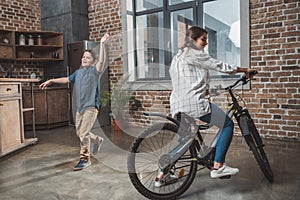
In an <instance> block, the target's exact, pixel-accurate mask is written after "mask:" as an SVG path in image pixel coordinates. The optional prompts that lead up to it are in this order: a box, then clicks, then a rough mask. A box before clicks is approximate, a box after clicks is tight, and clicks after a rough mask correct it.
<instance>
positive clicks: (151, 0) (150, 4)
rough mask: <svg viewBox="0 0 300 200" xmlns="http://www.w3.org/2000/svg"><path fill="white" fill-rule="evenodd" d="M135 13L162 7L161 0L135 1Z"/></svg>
mask: <svg viewBox="0 0 300 200" xmlns="http://www.w3.org/2000/svg"><path fill="white" fill-rule="evenodd" d="M135 5H136V11H137V12H139V11H144V10H150V9H153V8H160V7H163V1H162V0H135Z"/></svg>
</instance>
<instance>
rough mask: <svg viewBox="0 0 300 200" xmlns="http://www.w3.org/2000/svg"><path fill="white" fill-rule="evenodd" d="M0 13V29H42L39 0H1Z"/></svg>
mask: <svg viewBox="0 0 300 200" xmlns="http://www.w3.org/2000/svg"><path fill="white" fill-rule="evenodd" d="M0 14H1V23H0V29H6V30H20V31H23V30H32V31H38V30H40V29H41V23H40V21H41V19H40V1H39V0H30V1H28V0H17V1H10V0H1V1H0Z"/></svg>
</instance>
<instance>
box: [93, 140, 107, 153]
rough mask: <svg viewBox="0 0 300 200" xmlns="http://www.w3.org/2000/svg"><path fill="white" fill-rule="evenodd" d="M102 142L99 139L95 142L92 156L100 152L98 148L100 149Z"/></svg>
mask: <svg viewBox="0 0 300 200" xmlns="http://www.w3.org/2000/svg"><path fill="white" fill-rule="evenodd" d="M103 141H104V139H103V138H101V139H100V140H99V142H97V143H95V144H94V148H93V155H96V154H97V153H98V152H99V151H100V147H101V144H102V143H103Z"/></svg>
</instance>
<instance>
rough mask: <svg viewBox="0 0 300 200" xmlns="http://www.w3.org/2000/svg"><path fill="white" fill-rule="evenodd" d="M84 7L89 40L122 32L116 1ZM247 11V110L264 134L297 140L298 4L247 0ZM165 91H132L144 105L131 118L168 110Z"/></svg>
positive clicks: (114, 70)
mask: <svg viewBox="0 0 300 200" xmlns="http://www.w3.org/2000/svg"><path fill="white" fill-rule="evenodd" d="M89 5H90V6H89V18H90V39H93V40H99V38H100V37H101V35H102V34H103V33H104V32H105V31H109V32H112V33H119V31H121V19H120V17H121V13H120V12H121V8H120V0H112V1H108V0H101V1H95V0H89ZM250 12H251V16H250V18H251V21H250V23H251V27H250V29H251V36H250V37H251V42H250V43H251V44H250V46H251V50H250V51H251V58H250V60H251V67H252V68H255V69H257V70H259V71H260V73H259V75H258V76H257V80H256V81H253V84H252V90H251V91H246V92H245V97H246V98H245V100H246V102H247V103H248V108H249V110H250V113H251V114H252V115H253V118H254V120H255V122H256V124H257V126H258V128H259V130H260V132H261V133H262V134H263V135H264V136H265V137H275V138H297V139H299V138H300V128H299V127H300V89H299V88H300V85H299V82H300V81H299V78H300V68H299V64H300V56H299V53H300V48H299V47H300V37H299V36H300V25H299V21H300V20H299V18H300V14H299V13H300V2H299V1H298V0H272V1H270V0H250ZM99 33H100V34H99ZM116 46H117V47H118V46H120V47H119V48H120V49H121V48H122V47H121V43H120V42H118V43H116V45H114V46H113V47H112V48H116ZM117 63H118V64H115V63H113V64H111V63H110V66H109V68H110V77H111V83H113V84H114V83H116V81H117V80H119V78H120V77H121V76H122V63H123V62H122V59H120V60H118V62H117ZM113 84H112V85H113ZM169 94H170V92H169V91H157V92H151V91H138V92H135V95H136V97H137V99H139V100H141V101H142V103H143V108H142V109H140V110H139V112H140V113H136V114H135V115H134V121H135V122H137V123H146V124H147V123H149V121H148V119H147V118H145V117H140V118H139V117H138V116H139V115H140V114H141V112H142V111H144V110H151V109H153V108H155V107H161V105H163V108H164V109H165V111H167V112H168V111H169ZM214 100H215V101H216V102H220V103H218V104H219V105H222V103H221V102H224V100H223V98H221V97H218V98H215V99H214ZM223 107H224V108H225V104H224V105H223ZM237 131H238V130H237Z"/></svg>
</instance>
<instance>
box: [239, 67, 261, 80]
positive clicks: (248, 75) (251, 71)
mask: <svg viewBox="0 0 300 200" xmlns="http://www.w3.org/2000/svg"><path fill="white" fill-rule="evenodd" d="M237 72H243V73H245V76H246V78H252V77H253V76H254V75H255V74H257V71H256V70H255V69H249V68H244V67H238V68H237Z"/></svg>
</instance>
